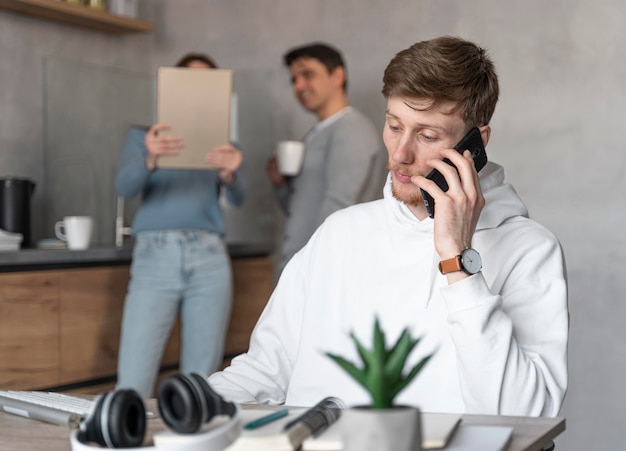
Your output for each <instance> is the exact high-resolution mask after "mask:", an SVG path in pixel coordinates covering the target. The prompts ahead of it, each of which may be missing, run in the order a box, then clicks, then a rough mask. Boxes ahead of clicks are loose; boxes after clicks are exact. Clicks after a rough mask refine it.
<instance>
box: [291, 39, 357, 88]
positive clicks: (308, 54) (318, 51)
mask: <svg viewBox="0 0 626 451" xmlns="http://www.w3.org/2000/svg"><path fill="white" fill-rule="evenodd" d="M299 58H313V59H316V60H318V61H319V62H320V63H322V64H323V65H324V66H326V70H328V73H329V74H332V73H333V71H334V70H335V69H337V68H338V67H343V70H344V73H345V74H346V77H345V80H344V82H343V90H344V91H347V89H348V74H347V69H346V64H345V62H344V61H343V56H342V55H341V52H340V51H339V50H337V49H336V48H335V47H332V46H331V45H329V44H325V43H323V42H314V43H312V44H307V45H303V46H300V47H294V48H292V49H290V50H288V51H287V53H285V55H284V56H283V61H284V63H285V66H288V67H289V66H291V63H293V62H294V61H295V60H297V59H299Z"/></svg>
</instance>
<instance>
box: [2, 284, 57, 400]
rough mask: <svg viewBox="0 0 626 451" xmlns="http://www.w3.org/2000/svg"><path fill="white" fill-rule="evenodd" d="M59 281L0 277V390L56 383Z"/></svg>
mask: <svg viewBox="0 0 626 451" xmlns="http://www.w3.org/2000/svg"><path fill="white" fill-rule="evenodd" d="M58 318H59V298H58V279H57V277H56V276H55V275H54V274H49V273H25V274H0V387H2V388H6V389H9V388H22V387H40V386H43V385H55V384H58V383H59V373H58V368H59V346H58V337H59V320H58Z"/></svg>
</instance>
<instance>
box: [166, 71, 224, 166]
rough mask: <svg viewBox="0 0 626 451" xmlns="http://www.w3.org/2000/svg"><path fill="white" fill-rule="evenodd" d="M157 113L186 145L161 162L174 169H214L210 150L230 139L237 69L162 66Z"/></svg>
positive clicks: (171, 132) (172, 132)
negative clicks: (208, 154)
mask: <svg viewBox="0 0 626 451" xmlns="http://www.w3.org/2000/svg"><path fill="white" fill-rule="evenodd" d="M157 79H158V80H157V85H158V87H157V103H158V107H157V110H158V111H157V116H158V121H159V122H164V123H166V124H169V125H170V126H171V130H170V131H169V132H166V133H169V134H174V135H177V136H181V137H182V138H183V141H184V146H185V147H184V148H183V149H182V150H181V152H180V154H178V155H175V156H161V157H160V158H159V160H158V163H157V164H158V166H159V167H162V168H172V169H210V167H209V166H208V165H207V163H206V162H205V160H204V159H205V156H206V154H207V152H209V151H210V150H211V149H213V148H214V147H215V146H217V145H221V144H227V143H228V142H230V117H231V115H230V108H231V95H232V88H233V71H232V70H227V69H191V68H184V67H160V68H159V69H158V76H157Z"/></svg>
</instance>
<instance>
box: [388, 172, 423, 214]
mask: <svg viewBox="0 0 626 451" xmlns="http://www.w3.org/2000/svg"><path fill="white" fill-rule="evenodd" d="M416 188H417V187H416ZM391 194H392V195H393V197H395V198H396V199H397V200H399V201H400V202H402V203H404V204H406V205H408V206H409V207H421V206H423V205H424V198H423V197H422V193H421V191H419V189H418V191H416V192H415V193H411V194H402V195H401V194H400V193H398V191H397V190H396V187H395V185H394V184H393V178H392V179H391Z"/></svg>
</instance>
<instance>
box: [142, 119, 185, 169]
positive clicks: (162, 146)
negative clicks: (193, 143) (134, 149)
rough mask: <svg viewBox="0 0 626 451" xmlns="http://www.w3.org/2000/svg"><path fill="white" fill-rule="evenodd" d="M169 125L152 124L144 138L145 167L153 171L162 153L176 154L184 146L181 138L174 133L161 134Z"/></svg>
mask: <svg viewBox="0 0 626 451" xmlns="http://www.w3.org/2000/svg"><path fill="white" fill-rule="evenodd" d="M169 129H170V126H169V125H167V124H164V123H158V124H154V125H153V126H152V127H150V129H149V130H148V132H147V133H146V136H145V138H144V143H145V145H146V149H148V154H147V155H146V167H147V168H148V169H149V170H150V171H153V170H154V169H155V168H156V164H157V160H158V158H159V157H160V156H162V155H178V154H179V153H180V150H181V149H182V148H183V147H184V143H183V139H182V138H181V137H180V136H175V135H163V134H162V133H161V132H163V131H165V130H169Z"/></svg>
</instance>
